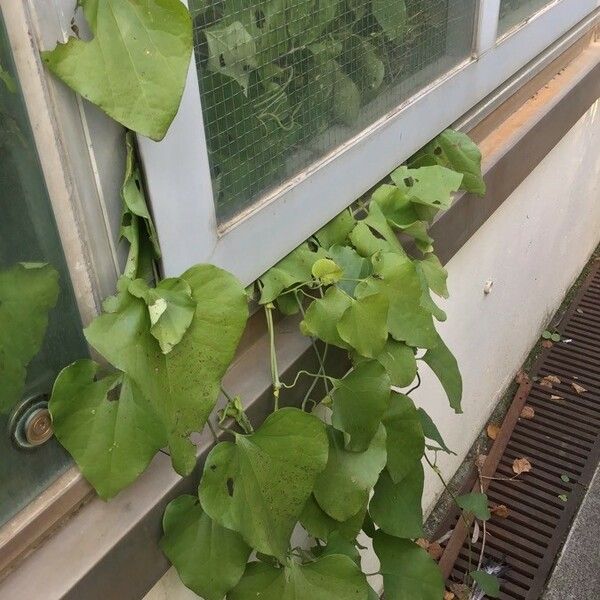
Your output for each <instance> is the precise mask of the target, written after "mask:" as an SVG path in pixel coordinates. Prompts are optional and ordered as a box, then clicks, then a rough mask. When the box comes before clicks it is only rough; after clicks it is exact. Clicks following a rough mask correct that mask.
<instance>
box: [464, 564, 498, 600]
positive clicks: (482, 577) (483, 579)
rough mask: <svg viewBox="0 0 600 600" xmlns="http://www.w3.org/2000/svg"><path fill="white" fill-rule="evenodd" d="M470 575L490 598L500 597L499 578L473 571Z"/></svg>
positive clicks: (480, 571)
mask: <svg viewBox="0 0 600 600" xmlns="http://www.w3.org/2000/svg"><path fill="white" fill-rule="evenodd" d="M469 575H470V576H471V577H472V578H473V581H475V583H477V585H478V586H479V587H480V588H481V590H482V591H483V592H484V593H485V595H486V596H489V597H490V598H499V597H500V582H499V581H498V577H496V576H495V575H490V574H489V573H487V572H486V571H482V570H479V571H471V572H470V573H469Z"/></svg>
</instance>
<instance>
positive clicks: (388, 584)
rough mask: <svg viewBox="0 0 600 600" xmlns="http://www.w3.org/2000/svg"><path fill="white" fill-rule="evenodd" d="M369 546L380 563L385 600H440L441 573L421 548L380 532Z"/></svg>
mask: <svg viewBox="0 0 600 600" xmlns="http://www.w3.org/2000/svg"><path fill="white" fill-rule="evenodd" d="M373 545H374V549H375V553H376V554H377V557H378V558H379V561H380V562H381V568H380V571H381V573H382V575H383V584H384V587H385V597H386V600H440V599H441V598H442V597H443V595H444V578H443V577H442V572H441V571H440V569H439V567H438V566H437V564H436V563H435V561H434V560H433V559H432V558H431V556H429V554H428V553H427V552H426V551H425V550H423V548H421V547H419V546H418V545H417V544H415V543H414V542H411V541H410V540H403V539H398V538H395V537H391V536H389V535H386V534H385V533H383V532H382V531H378V532H377V533H376V534H375V539H374V541H373Z"/></svg>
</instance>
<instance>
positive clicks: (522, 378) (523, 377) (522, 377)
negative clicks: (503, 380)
mask: <svg viewBox="0 0 600 600" xmlns="http://www.w3.org/2000/svg"><path fill="white" fill-rule="evenodd" d="M515 381H516V382H517V383H518V384H519V385H521V384H522V383H526V382H528V381H529V377H528V376H527V373H525V371H523V369H519V370H518V371H517V374H516V375H515Z"/></svg>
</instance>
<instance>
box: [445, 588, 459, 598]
mask: <svg viewBox="0 0 600 600" xmlns="http://www.w3.org/2000/svg"><path fill="white" fill-rule="evenodd" d="M455 598H456V596H455V595H454V593H453V592H451V591H450V590H446V591H445V592H444V600H454V599H455Z"/></svg>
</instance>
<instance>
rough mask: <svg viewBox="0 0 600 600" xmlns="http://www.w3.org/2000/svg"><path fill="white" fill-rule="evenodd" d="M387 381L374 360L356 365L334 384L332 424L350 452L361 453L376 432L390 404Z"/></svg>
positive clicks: (380, 367) (378, 364)
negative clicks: (345, 439)
mask: <svg viewBox="0 0 600 600" xmlns="http://www.w3.org/2000/svg"><path fill="white" fill-rule="evenodd" d="M390 385H391V384H390V378H389V377H388V375H387V373H386V372H385V369H384V367H383V366H382V365H381V364H380V363H378V362H377V361H375V360H371V361H368V362H364V363H361V364H359V365H357V366H356V367H355V368H354V369H352V371H350V373H348V375H346V376H345V377H344V378H343V379H340V380H338V381H336V382H335V389H334V391H333V417H332V422H333V425H334V427H335V428H336V429H340V430H342V431H345V432H346V433H347V434H348V435H349V437H350V440H349V441H348V443H347V444H346V447H347V448H348V450H350V451H352V452H364V451H365V450H366V449H367V448H368V447H369V444H370V443H371V440H372V439H373V437H374V436H375V434H376V433H377V430H378V429H379V424H380V423H381V419H382V418H383V415H384V413H385V411H386V409H387V407H388V404H389V401H390Z"/></svg>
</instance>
